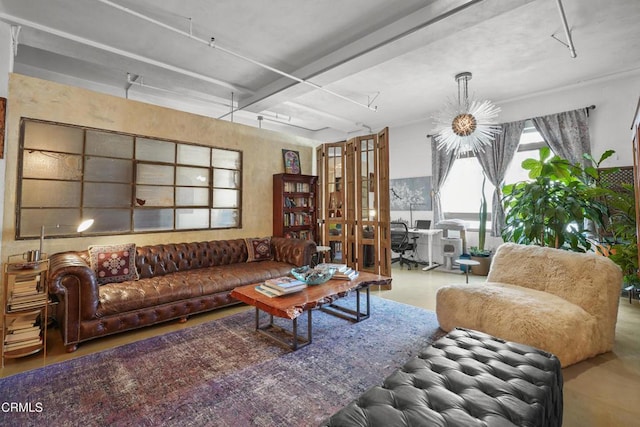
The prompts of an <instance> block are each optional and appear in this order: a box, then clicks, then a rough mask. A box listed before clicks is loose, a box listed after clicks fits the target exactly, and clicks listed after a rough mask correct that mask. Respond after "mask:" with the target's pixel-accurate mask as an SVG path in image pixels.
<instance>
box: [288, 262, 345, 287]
mask: <svg viewBox="0 0 640 427" xmlns="http://www.w3.org/2000/svg"><path fill="white" fill-rule="evenodd" d="M335 272H336V269H335V268H318V267H315V268H311V267H309V266H308V265H305V266H303V267H296V268H292V269H291V274H292V275H293V277H295V278H296V279H298V280H301V281H303V282H304V283H306V284H307V285H321V284H322V283H325V282H327V281H329V280H331V278H332V277H333V275H334V273H335Z"/></svg>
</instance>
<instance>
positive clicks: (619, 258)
mask: <svg viewBox="0 0 640 427" xmlns="http://www.w3.org/2000/svg"><path fill="white" fill-rule="evenodd" d="M607 189H608V190H609V192H608V194H607V195H606V196H605V200H606V203H607V206H609V212H610V215H609V221H608V223H607V224H605V227H604V232H603V234H604V237H603V238H602V239H601V241H602V245H603V246H605V250H606V252H608V256H609V258H611V260H612V261H613V262H615V263H616V264H618V265H619V266H620V268H621V269H622V273H623V274H624V283H625V285H626V286H629V285H631V286H634V287H636V288H640V278H639V277H638V245H637V239H636V212H635V193H634V190H633V185H630V184H622V185H621V186H619V187H615V188H607Z"/></svg>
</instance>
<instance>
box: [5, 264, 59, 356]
mask: <svg viewBox="0 0 640 427" xmlns="http://www.w3.org/2000/svg"><path fill="white" fill-rule="evenodd" d="M12 258H13V257H10V258H9V262H7V263H5V266H4V295H3V300H2V315H3V321H2V366H3V367H4V363H5V360H6V359H10V358H17V357H24V356H29V355H31V354H35V353H38V352H40V351H42V352H43V357H46V343H47V323H48V321H47V319H48V307H49V304H50V301H49V294H48V290H47V273H48V271H49V260H48V259H43V260H38V261H30V262H23V261H19V262H18V261H12Z"/></svg>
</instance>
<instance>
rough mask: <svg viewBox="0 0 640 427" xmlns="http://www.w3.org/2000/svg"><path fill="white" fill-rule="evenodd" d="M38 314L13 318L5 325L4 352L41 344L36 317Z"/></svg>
mask: <svg viewBox="0 0 640 427" xmlns="http://www.w3.org/2000/svg"><path fill="white" fill-rule="evenodd" d="M39 316H40V313H28V314H25V315H22V316H18V317H15V318H13V319H11V320H10V321H9V322H8V323H7V334H6V335H5V337H4V350H5V351H13V350H21V349H23V348H27V347H32V346H35V345H41V344H42V337H41V336H40V332H41V330H40V325H39V324H38V317H39Z"/></svg>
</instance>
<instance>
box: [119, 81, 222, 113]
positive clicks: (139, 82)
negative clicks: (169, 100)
mask: <svg viewBox="0 0 640 427" xmlns="http://www.w3.org/2000/svg"><path fill="white" fill-rule="evenodd" d="M133 85H136V86H140V87H144V88H147V89H152V90H157V91H160V92H165V93H170V94H173V95H179V96H184V97H187V98H191V99H195V100H198V101H204V102H207V103H209V104H216V105H221V106H223V107H228V108H233V98H232V99H231V102H232V104H228V103H226V102H221V101H217V100H215V99H211V98H208V97H201V96H197V95H191V94H188V93H181V92H177V91H175V90H171V89H165V88H162V87H158V86H151V85H148V84H146V83H144V79H143V77H142V76H139V75H133V76H132V75H131V74H130V73H127V83H126V86H125V90H126V93H127V96H126V97H127V98H129V88H130V87H131V86H133Z"/></svg>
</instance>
